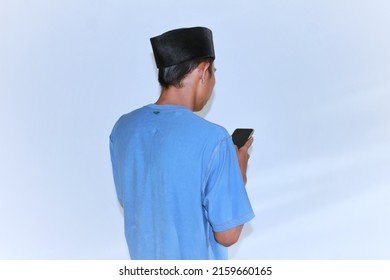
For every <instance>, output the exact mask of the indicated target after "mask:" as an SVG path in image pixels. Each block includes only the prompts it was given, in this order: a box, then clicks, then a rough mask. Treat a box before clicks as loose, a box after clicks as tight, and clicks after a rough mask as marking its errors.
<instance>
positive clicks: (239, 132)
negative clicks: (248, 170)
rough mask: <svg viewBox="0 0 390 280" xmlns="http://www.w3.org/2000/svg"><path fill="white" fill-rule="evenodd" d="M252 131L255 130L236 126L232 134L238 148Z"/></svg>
mask: <svg viewBox="0 0 390 280" xmlns="http://www.w3.org/2000/svg"><path fill="white" fill-rule="evenodd" d="M254 132H255V130H254V129H252V128H237V129H236V130H235V131H234V132H233V134H232V139H233V143H234V145H236V146H237V147H238V148H241V147H242V146H244V145H245V143H246V141H248V139H249V138H250V137H251V136H252V135H253V133H254Z"/></svg>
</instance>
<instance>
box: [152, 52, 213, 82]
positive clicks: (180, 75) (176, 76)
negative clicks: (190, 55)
mask: <svg viewBox="0 0 390 280" xmlns="http://www.w3.org/2000/svg"><path fill="white" fill-rule="evenodd" d="M213 61H214V59H213V58H202V59H193V60H189V61H186V62H183V63H180V64H176V65H173V66H169V67H165V68H160V69H159V70H158V81H159V83H160V85H161V86H162V87H163V88H168V87H170V86H174V87H177V88H181V87H182V86H183V84H182V80H183V79H184V78H185V76H187V74H189V73H191V71H193V70H194V69H195V68H196V67H198V65H199V64H200V63H202V62H209V63H210V67H209V69H208V70H209V73H210V74H212V73H213V70H212V69H211V68H212V67H211V66H212V64H213Z"/></svg>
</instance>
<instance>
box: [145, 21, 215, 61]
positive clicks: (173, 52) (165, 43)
mask: <svg viewBox="0 0 390 280" xmlns="http://www.w3.org/2000/svg"><path fill="white" fill-rule="evenodd" d="M150 42H151V43H152V48H153V54H154V58H155V60H156V65H157V68H164V67H169V66H172V65H176V64H179V63H182V62H186V61H189V60H192V59H197V58H213V59H215V53H214V44H213V34H212V32H211V30H210V29H208V28H205V27H192V28H180V29H175V30H171V31H168V32H165V33H163V34H161V35H160V36H156V37H153V38H150Z"/></svg>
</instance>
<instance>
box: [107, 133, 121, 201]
mask: <svg viewBox="0 0 390 280" xmlns="http://www.w3.org/2000/svg"><path fill="white" fill-rule="evenodd" d="M112 138H113V136H112V134H111V135H110V156H111V164H112V173H113V177H114V184H115V189H116V194H117V197H118V200H119V203H120V204H121V205H122V206H123V195H122V188H121V186H120V184H119V175H118V166H117V160H116V156H115V151H114V143H113V139H112Z"/></svg>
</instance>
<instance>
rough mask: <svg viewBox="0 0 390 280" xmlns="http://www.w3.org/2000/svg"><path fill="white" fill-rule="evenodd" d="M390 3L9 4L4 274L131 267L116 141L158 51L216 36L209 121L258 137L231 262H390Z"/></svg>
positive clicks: (0, 105) (1, 235) (2, 64)
mask: <svg viewBox="0 0 390 280" xmlns="http://www.w3.org/2000/svg"><path fill="white" fill-rule="evenodd" d="M389 3H390V2H388V1H386V0H370V1H368V0H366V1H362V0H360V1H352V0H341V1H340V0H338V1H336V0H326V1H325V0H319V1H304V0H296V1H287V0H273V1H271V0H268V1H254V0H252V1H250V0H242V1H222V2H221V1H205V0H198V1H172V0H170V1H157V0H156V1H151V0H143V1H125V0H112V1H108V0H95V1H92V0H90V1H87V0H83V1H76V0H57V1H49V0H47V1H44V0H36V1H33V0H0V94H1V95H0V133H1V137H0V225H1V228H0V259H127V258H129V256H128V253H127V246H126V242H125V239H124V234H123V225H122V223H123V216H122V213H121V210H120V207H119V205H118V203H117V200H116V195H115V189H114V185H113V180H112V175H111V163H110V158H109V150H108V136H109V134H110V131H111V128H112V126H113V124H114V123H115V121H116V120H117V119H118V118H119V116H120V115H122V114H124V113H127V112H129V111H131V110H133V109H136V108H138V107H140V106H143V105H145V104H148V103H153V102H154V101H155V100H156V99H157V97H158V95H159V85H158V83H157V77H156V68H155V65H154V61H153V56H152V49H151V47H150V42H149V38H150V37H153V36H156V35H159V34H161V33H163V32H165V31H167V30H170V29H174V28H179V27H191V26H199V25H201V26H207V27H209V28H211V29H212V30H213V33H214V44H215V49H216V55H217V59H216V62H215V63H216V68H217V69H218V71H217V73H216V78H217V85H216V87H215V90H214V96H213V98H212V100H211V101H210V102H209V104H208V105H207V107H206V108H205V110H204V111H202V112H201V113H200V114H201V115H202V116H204V117H205V118H206V119H208V120H210V121H213V122H216V123H218V124H220V125H223V126H224V127H226V128H227V129H228V131H230V132H232V131H233V130H234V128H236V127H253V128H254V129H255V131H256V132H255V143H254V146H253V149H252V152H251V159H250V166H249V171H248V184H247V189H248V193H249V196H250V199H251V201H252V204H253V208H254V210H255V213H256V217H255V219H254V220H252V221H251V222H250V223H249V224H248V225H246V227H245V230H244V232H243V235H242V238H241V240H240V241H239V242H238V243H237V244H236V245H234V246H233V247H231V249H230V256H231V258H232V259H389V258H390V238H389V236H390V221H389V213H390V206H389V202H388V201H389V199H390V189H389V187H390V172H389V169H390V168H389V167H390V142H389V141H390V124H389V120H390V110H389V105H390V96H389V94H390V66H389V65H390V52H389V50H390V36H389V28H390V17H389V14H390V4H389Z"/></svg>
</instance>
